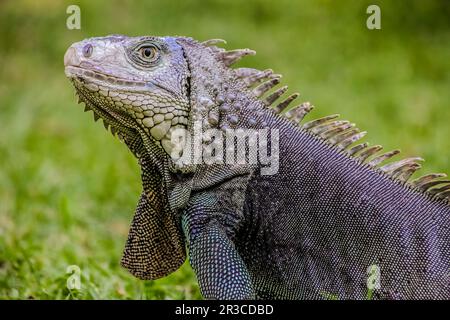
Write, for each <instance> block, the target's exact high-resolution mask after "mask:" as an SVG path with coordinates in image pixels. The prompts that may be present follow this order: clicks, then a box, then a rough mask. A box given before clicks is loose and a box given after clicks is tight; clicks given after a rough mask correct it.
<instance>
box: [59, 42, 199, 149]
mask: <svg viewBox="0 0 450 320" xmlns="http://www.w3.org/2000/svg"><path fill="white" fill-rule="evenodd" d="M64 65H65V72H66V75H67V76H68V77H69V78H70V79H71V81H72V82H73V85H74V86H75V88H76V90H77V93H78V95H79V97H80V100H81V101H83V102H85V103H86V107H87V109H92V111H93V112H94V117H95V118H96V119H97V118H99V117H100V118H102V119H103V121H104V122H105V126H106V127H108V126H110V128H111V131H112V132H113V133H115V132H117V133H118V136H119V137H121V138H123V139H124V140H125V141H132V140H133V139H134V138H135V136H136V134H140V135H143V136H146V137H148V138H149V140H150V141H152V143H155V144H156V145H158V146H160V147H161V148H163V149H164V150H166V152H167V153H169V154H170V153H171V151H172V145H171V142H170V135H171V132H172V131H173V130H175V129H177V128H185V127H186V125H187V123H188V113H189V107H190V106H189V96H188V92H189V87H188V86H189V81H188V77H189V69H188V65H187V62H186V59H185V57H184V53H183V49H182V47H181V46H180V45H179V44H178V43H177V41H176V40H175V38H158V37H125V36H108V37H102V38H90V39H86V40H83V41H81V42H77V43H74V44H73V45H71V46H70V47H69V49H68V50H67V52H66V54H65V56H64Z"/></svg>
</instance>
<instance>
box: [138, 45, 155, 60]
mask: <svg viewBox="0 0 450 320" xmlns="http://www.w3.org/2000/svg"><path fill="white" fill-rule="evenodd" d="M139 53H140V55H141V57H142V59H144V60H145V61H148V62H153V61H155V60H156V59H158V50H157V49H156V48H155V47H153V46H144V47H141V48H140V49H139Z"/></svg>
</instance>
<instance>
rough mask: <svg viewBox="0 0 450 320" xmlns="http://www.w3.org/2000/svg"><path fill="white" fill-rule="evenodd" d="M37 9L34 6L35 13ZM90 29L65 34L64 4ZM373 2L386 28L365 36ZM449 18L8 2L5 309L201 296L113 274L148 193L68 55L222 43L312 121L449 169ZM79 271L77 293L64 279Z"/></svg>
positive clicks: (329, 8) (1, 183)
mask: <svg viewBox="0 0 450 320" xmlns="http://www.w3.org/2000/svg"><path fill="white" fill-rule="evenodd" d="M36 3H37V4H36ZM72 3H78V4H79V5H80V7H81V14H82V22H81V24H82V29H81V30H78V31H70V30H67V29H66V28H65V19H66V17H67V15H66V13H65V10H66V7H67V5H69V4H72ZM372 3H378V4H379V5H380V6H381V10H382V30H378V31H369V30H367V29H366V28H365V19H366V17H367V16H366V14H365V8H366V7H367V6H368V5H369V4H372ZM449 12H450V7H449V5H448V2H446V1H421V0H419V1H396V2H393V1H358V2H356V1H342V2H341V1H339V2H336V1H331V0H320V1H316V0H314V1H312V0H311V1H301V2H300V1H295V2H294V1H292V2H289V1H285V0H283V1H277V2H276V3H275V2H271V1H255V0H251V1H245V2H244V1H225V0H220V1H219V0H218V1H198V2H195V1H191V0H185V1H179V2H175V1H159V2H155V1H152V2H149V3H147V4H145V5H144V4H143V3H141V2H138V1H96V2H93V1H82V2H78V1H61V2H56V1H50V0H46V1H39V2H33V1H10V2H1V3H0V60H1V68H0V124H1V125H0V298H7V299H14V298H21V299H27V298H34V299H66V298H68V299H70V298H76V299H178V298H180V299H183V298H192V299H197V298H200V295H199V291H198V287H197V284H196V281H195V277H194V275H193V273H192V271H191V269H190V267H189V266H188V265H187V264H186V265H184V266H183V267H182V268H181V269H180V270H179V271H177V272H175V273H174V274H172V275H170V276H169V277H167V278H164V279H161V280H158V281H140V280H137V279H135V278H133V277H132V276H131V275H130V274H128V273H127V272H126V271H125V270H123V269H122V268H121V267H120V266H119V263H118V262H119V259H120V256H121V253H122V250H123V246H124V243H125V240H126V236H127V232H128V226H129V224H130V221H131V218H132V215H133V211H134V207H135V205H136V202H137V199H138V196H139V194H140V181H139V168H138V166H137V163H136V161H135V159H133V157H132V156H131V154H130V153H129V152H127V150H126V148H125V146H124V145H122V144H120V143H119V141H118V140H116V139H113V138H112V136H111V135H110V134H108V133H107V132H106V131H105V130H104V128H103V126H102V124H101V123H94V122H93V121H92V115H91V114H90V113H89V114H87V113H83V112H82V108H81V107H80V106H79V105H77V104H76V99H75V97H74V91H73V88H72V87H71V85H70V84H69V82H68V81H67V80H66V79H65V76H64V72H63V65H62V58H63V55H64V52H65V49H66V48H67V47H68V46H69V45H70V44H71V43H72V42H74V41H78V40H80V39H83V38H86V37H90V36H98V35H105V34H111V33H122V34H128V35H143V34H155V35H176V34H178V35H188V36H193V37H195V38H198V39H208V38H224V39H226V40H227V41H228V47H229V48H238V47H250V48H253V49H255V50H256V51H257V52H258V55H257V56H256V57H253V58H247V59H245V61H243V62H242V63H240V64H241V65H246V66H253V67H259V68H267V67H269V68H273V69H274V70H275V71H276V72H279V73H282V74H283V75H284V79H283V82H284V83H286V84H289V86H290V88H291V89H292V90H293V91H294V90H295V91H296V90H299V91H300V93H301V94H302V98H303V100H308V101H311V102H312V103H314V104H315V105H316V107H317V108H316V110H315V111H314V112H313V113H312V115H310V116H309V117H310V118H311V117H318V116H322V115H326V114H331V113H336V112H338V113H340V114H341V115H342V116H343V117H344V118H347V119H349V120H351V121H354V122H356V123H357V124H358V126H359V127H360V128H362V129H364V130H367V131H368V132H369V134H368V138H367V140H368V141H371V142H372V143H380V144H382V145H384V146H385V147H386V149H391V148H397V147H401V149H402V151H403V152H404V154H405V155H421V156H423V157H424V158H425V159H426V160H427V162H426V163H425V169H424V170H422V171H423V172H424V173H427V172H431V171H439V172H441V171H443V172H450V161H449V150H450V139H448V137H450V127H449V119H450V108H449V101H450V90H449V88H450V59H448V57H449V56H450V46H449V45H448V44H449V43H450V41H449V40H450V26H449V24H450V23H449V21H448V16H449ZM70 265H77V266H79V267H80V269H81V285H82V288H81V290H80V291H76V290H72V291H69V290H68V289H67V287H66V281H67V278H68V276H69V275H68V274H66V269H67V267H68V266H70Z"/></svg>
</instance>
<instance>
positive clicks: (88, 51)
mask: <svg viewBox="0 0 450 320" xmlns="http://www.w3.org/2000/svg"><path fill="white" fill-rule="evenodd" d="M82 51H83V56H84V57H85V58H89V57H90V56H91V55H92V51H94V47H93V46H92V45H91V44H89V43H88V44H87V45H85V46H84V47H83V50H82Z"/></svg>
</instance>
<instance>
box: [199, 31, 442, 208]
mask: <svg viewBox="0 0 450 320" xmlns="http://www.w3.org/2000/svg"><path fill="white" fill-rule="evenodd" d="M220 42H224V41H219V40H217V39H212V40H208V41H205V42H203V44H205V45H208V46H210V47H211V49H212V51H213V52H215V53H216V56H217V58H218V59H219V60H222V61H223V63H224V64H225V65H226V66H231V65H232V64H233V63H235V62H236V61H237V60H239V59H240V58H241V57H244V56H246V55H249V54H252V55H253V54H254V53H255V52H254V51H252V50H249V49H239V50H231V51H225V49H223V48H219V47H216V46H214V45H215V44H219V43H220ZM234 73H235V76H236V78H238V79H240V80H241V81H242V82H243V84H244V85H245V86H246V87H247V88H248V90H249V94H251V95H253V96H254V97H255V98H258V99H259V100H261V102H262V103H263V105H265V106H266V107H268V108H271V109H272V110H273V112H275V113H276V114H278V115H280V116H281V117H283V118H285V119H287V120H289V121H290V122H292V123H294V124H295V125H299V126H300V127H301V129H302V130H305V131H308V132H309V133H311V134H313V135H315V136H317V137H318V138H320V139H321V140H322V141H323V142H324V143H327V144H330V145H333V146H335V147H337V148H338V149H340V150H342V151H343V152H345V153H346V154H347V155H348V156H350V157H353V158H354V159H356V160H357V161H359V162H360V163H364V164H365V165H368V166H370V167H372V168H376V169H377V170H378V171H379V172H382V173H384V174H387V175H389V176H390V177H391V178H393V179H395V180H398V181H401V182H404V183H407V184H408V185H409V186H411V187H413V188H416V189H418V190H420V191H423V192H425V193H427V194H428V195H430V196H432V197H435V198H439V199H445V200H446V201H447V202H450V180H440V179H441V178H444V177H446V175H445V174H442V173H438V174H428V175H425V176H422V177H420V178H418V179H416V180H414V181H412V182H410V181H409V180H410V178H411V176H412V175H413V174H414V173H415V172H416V171H417V170H419V169H420V168H421V165H420V164H419V162H421V161H423V159H422V158H419V157H413V158H406V159H403V160H400V161H396V162H393V163H388V164H385V165H382V163H384V162H385V161H386V160H388V159H390V158H392V157H393V156H395V155H397V154H398V153H400V151H399V150H393V151H389V152H386V153H384V154H381V155H379V154H377V153H378V152H379V151H380V150H382V148H383V147H382V146H380V145H376V146H372V147H369V144H368V143H367V142H365V143H359V144H356V142H358V141H359V140H360V139H361V138H362V137H364V136H365V134H366V132H365V131H363V132H360V130H359V129H358V128H356V127H355V125H354V124H351V123H349V122H348V121H339V120H336V118H338V117H339V115H331V116H327V117H323V118H320V119H315V120H312V121H309V122H306V123H304V124H300V122H301V121H302V120H303V118H304V117H305V115H306V114H308V113H309V112H310V111H311V110H312V109H313V108H314V107H313V106H312V105H311V104H310V103H309V102H304V103H302V104H300V105H298V106H296V107H293V108H290V107H289V105H290V104H291V103H292V102H293V101H294V100H295V99H297V98H298V96H299V94H298V93H294V94H291V95H289V96H288V97H287V98H286V99H285V100H283V101H282V102H279V103H277V104H275V102H276V101H277V100H278V99H279V98H280V97H281V96H282V95H283V94H285V93H286V92H287V86H283V87H281V88H279V89H274V91H273V92H270V91H271V89H273V88H275V87H276V86H277V85H278V84H279V83H280V78H281V75H278V74H274V73H273V71H272V70H271V69H266V70H258V69H253V68H236V69H234ZM266 94H267V95H266ZM272 106H273V108H272Z"/></svg>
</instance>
